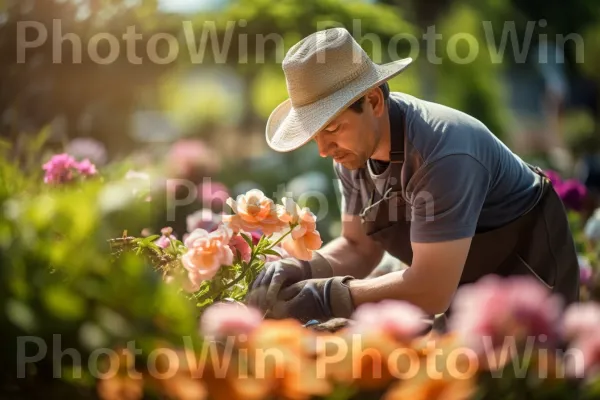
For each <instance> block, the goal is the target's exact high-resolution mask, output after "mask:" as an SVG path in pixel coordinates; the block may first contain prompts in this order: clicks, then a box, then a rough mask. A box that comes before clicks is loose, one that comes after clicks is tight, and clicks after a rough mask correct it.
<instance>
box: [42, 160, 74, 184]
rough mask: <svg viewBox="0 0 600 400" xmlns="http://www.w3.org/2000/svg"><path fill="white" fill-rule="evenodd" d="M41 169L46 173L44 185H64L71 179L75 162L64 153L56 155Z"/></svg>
mask: <svg viewBox="0 0 600 400" xmlns="http://www.w3.org/2000/svg"><path fill="white" fill-rule="evenodd" d="M42 169H43V170H44V171H46V174H45V176H44V183H65V182H69V181H71V180H72V179H73V171H74V170H76V169H77V162H76V161H75V159H74V158H73V157H71V156H70V155H68V154H66V153H63V154H57V155H54V156H53V157H52V158H51V159H50V160H49V161H48V162H47V163H45V164H44V165H43V166H42Z"/></svg>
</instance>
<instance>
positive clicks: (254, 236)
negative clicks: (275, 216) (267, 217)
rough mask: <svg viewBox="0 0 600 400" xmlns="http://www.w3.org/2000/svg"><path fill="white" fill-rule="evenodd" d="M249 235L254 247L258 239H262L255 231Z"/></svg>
mask: <svg viewBox="0 0 600 400" xmlns="http://www.w3.org/2000/svg"><path fill="white" fill-rule="evenodd" d="M250 235H251V236H252V243H253V244H254V245H255V246H256V245H257V244H258V242H260V238H261V237H262V234H261V233H260V232H257V231H252V232H250Z"/></svg>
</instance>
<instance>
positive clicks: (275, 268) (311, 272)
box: [248, 252, 333, 311]
mask: <svg viewBox="0 0 600 400" xmlns="http://www.w3.org/2000/svg"><path fill="white" fill-rule="evenodd" d="M313 254H314V256H313V258H312V260H311V261H301V260H297V259H294V258H286V259H283V260H279V261H275V262H271V263H267V264H266V265H265V267H264V268H263V270H262V271H261V272H260V273H259V274H258V276H257V277H256V279H255V280H254V282H253V283H252V287H251V290H250V295H249V296H248V304H249V305H251V306H254V307H257V308H259V309H260V310H263V311H266V310H268V309H269V308H270V307H272V306H273V304H275V301H276V300H277V295H278V294H279V291H280V290H281V288H283V287H286V286H289V285H291V284H294V283H296V282H300V281H303V280H306V279H312V278H328V277H331V276H333V270H332V269H331V265H330V264H329V262H328V261H327V260H326V259H325V258H324V257H323V256H321V255H320V254H319V253H317V252H314V253H313Z"/></svg>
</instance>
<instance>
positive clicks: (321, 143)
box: [315, 135, 335, 158]
mask: <svg viewBox="0 0 600 400" xmlns="http://www.w3.org/2000/svg"><path fill="white" fill-rule="evenodd" d="M319 136H320V135H317V136H316V137H315V141H316V142H317V147H319V155H320V156H321V157H323V158H325V157H328V156H329V155H330V154H331V150H332V149H333V148H334V147H335V145H334V143H333V142H331V141H328V140H324V139H323V138H322V137H319Z"/></svg>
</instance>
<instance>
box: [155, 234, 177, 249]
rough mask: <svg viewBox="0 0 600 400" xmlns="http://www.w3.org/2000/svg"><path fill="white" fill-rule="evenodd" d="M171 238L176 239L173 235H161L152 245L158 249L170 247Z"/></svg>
mask: <svg viewBox="0 0 600 400" xmlns="http://www.w3.org/2000/svg"><path fill="white" fill-rule="evenodd" d="M171 238H173V239H176V237H175V235H171V236H165V235H162V236H161V237H159V238H158V239H156V241H155V242H154V244H156V245H157V246H158V247H161V248H163V249H166V248H168V247H169V246H170V245H171V240H172V239H171Z"/></svg>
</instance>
